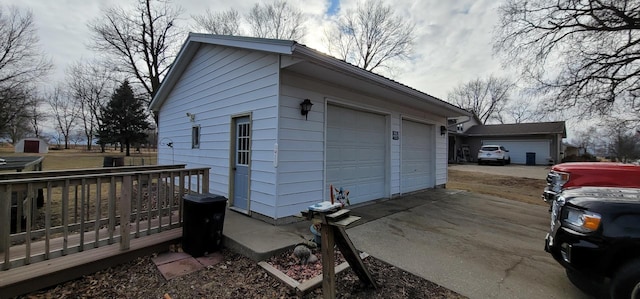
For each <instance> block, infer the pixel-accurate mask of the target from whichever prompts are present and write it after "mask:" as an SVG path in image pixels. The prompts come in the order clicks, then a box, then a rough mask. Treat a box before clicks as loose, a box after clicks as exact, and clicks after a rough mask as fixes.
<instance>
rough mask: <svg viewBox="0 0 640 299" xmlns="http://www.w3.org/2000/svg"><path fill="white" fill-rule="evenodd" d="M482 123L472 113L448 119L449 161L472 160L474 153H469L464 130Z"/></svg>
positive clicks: (469, 149)
mask: <svg viewBox="0 0 640 299" xmlns="http://www.w3.org/2000/svg"><path fill="white" fill-rule="evenodd" d="M477 125H482V121H481V120H480V119H479V118H478V116H476V115H475V113H472V114H471V115H469V116H459V117H453V118H449V119H448V125H447V129H448V131H449V162H450V163H458V162H465V161H472V160H473V159H474V157H473V156H476V155H477V152H476V153H471V148H470V146H469V144H468V143H467V140H466V138H465V137H466V136H465V134H464V132H466V131H467V130H469V128H471V127H473V126H477Z"/></svg>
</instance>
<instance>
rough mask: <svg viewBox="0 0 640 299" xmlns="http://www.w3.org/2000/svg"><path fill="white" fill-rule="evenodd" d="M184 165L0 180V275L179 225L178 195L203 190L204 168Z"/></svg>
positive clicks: (125, 244) (206, 174)
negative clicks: (0, 272)
mask: <svg viewBox="0 0 640 299" xmlns="http://www.w3.org/2000/svg"><path fill="white" fill-rule="evenodd" d="M183 167H184V165H180V166H154V167H123V168H106V169H87V170H74V171H69V172H63V171H59V172H42V173H40V174H39V175H37V174H34V173H30V174H25V175H22V174H11V175H7V176H5V177H3V176H1V175H0V258H1V260H0V269H2V270H7V269H11V268H15V267H19V266H23V265H27V264H31V263H36V262H40V261H44V260H49V259H53V258H56V257H60V256H64V255H69V254H73V253H76V252H80V251H86V250H91V249H93V248H98V247H100V246H104V245H107V244H115V243H119V245H120V250H128V249H129V245H130V240H131V239H132V238H139V237H143V236H148V235H151V234H155V233H159V232H162V231H165V230H170V229H174V228H178V227H180V226H182V210H183V208H182V199H183V197H184V195H185V194H189V193H207V192H209V168H194V169H184V168H183ZM38 201H40V203H39V202H38ZM38 206H41V208H38ZM12 216H13V217H12Z"/></svg>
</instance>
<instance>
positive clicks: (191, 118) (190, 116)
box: [187, 112, 196, 121]
mask: <svg viewBox="0 0 640 299" xmlns="http://www.w3.org/2000/svg"><path fill="white" fill-rule="evenodd" d="M187 117H188V118H189V120H191V121H195V120H196V115H195V114H193V113H189V112H187Z"/></svg>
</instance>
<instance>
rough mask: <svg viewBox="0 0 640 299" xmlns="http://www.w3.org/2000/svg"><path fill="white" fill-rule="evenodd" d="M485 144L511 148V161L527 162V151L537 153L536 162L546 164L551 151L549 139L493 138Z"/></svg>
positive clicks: (484, 142) (517, 162)
mask: <svg viewBox="0 0 640 299" xmlns="http://www.w3.org/2000/svg"><path fill="white" fill-rule="evenodd" d="M483 144H500V145H503V146H504V147H505V148H506V149H508V150H509V155H510V156H511V163H516V164H526V163H527V153H536V164H540V165H546V164H547V158H549V157H550V156H551V155H550V151H551V145H550V144H551V143H550V141H549V140H496V141H494V140H491V141H483Z"/></svg>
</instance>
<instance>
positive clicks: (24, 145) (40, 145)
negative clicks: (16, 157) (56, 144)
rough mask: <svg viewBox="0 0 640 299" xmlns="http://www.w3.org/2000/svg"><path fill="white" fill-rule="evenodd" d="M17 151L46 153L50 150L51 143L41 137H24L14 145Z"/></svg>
mask: <svg viewBox="0 0 640 299" xmlns="http://www.w3.org/2000/svg"><path fill="white" fill-rule="evenodd" d="M14 151H15V152H16V153H37V154H46V153H48V152H49V145H48V144H47V142H46V141H44V140H43V139H40V138H24V139H22V140H20V141H18V142H17V143H16V144H15V145H14Z"/></svg>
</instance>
